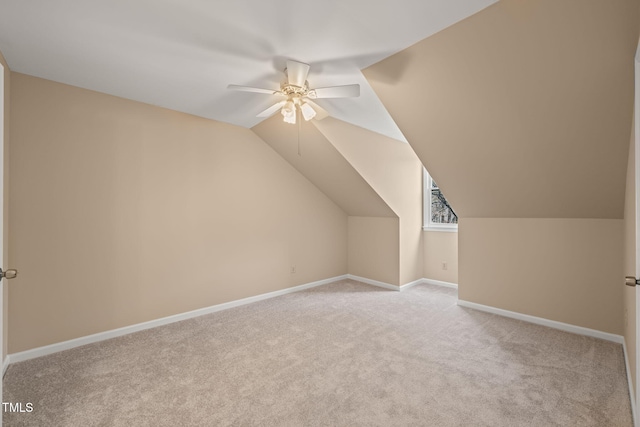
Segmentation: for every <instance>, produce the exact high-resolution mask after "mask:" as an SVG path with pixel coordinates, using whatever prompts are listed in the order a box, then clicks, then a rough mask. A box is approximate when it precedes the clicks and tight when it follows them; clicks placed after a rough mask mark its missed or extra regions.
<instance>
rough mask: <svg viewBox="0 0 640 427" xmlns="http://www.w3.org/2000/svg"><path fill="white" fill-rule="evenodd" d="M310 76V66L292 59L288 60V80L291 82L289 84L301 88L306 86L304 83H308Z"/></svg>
mask: <svg viewBox="0 0 640 427" xmlns="http://www.w3.org/2000/svg"><path fill="white" fill-rule="evenodd" d="M308 74H309V64H305V63H304V62H298V61H294V60H292V59H289V60H287V80H288V81H289V84H291V85H294V86H299V87H302V86H304V82H306V81H307V75H308Z"/></svg>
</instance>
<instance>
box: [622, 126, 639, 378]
mask: <svg viewBox="0 0 640 427" xmlns="http://www.w3.org/2000/svg"><path fill="white" fill-rule="evenodd" d="M635 152H636V151H635V132H634V131H632V132H631V142H630V144H629V160H628V163H627V186H626V195H625V204H624V266H623V268H624V271H623V276H634V277H635V276H636V182H635V167H636V161H635ZM636 292H638V290H637V289H636V288H631V287H628V286H624V291H623V312H624V319H623V322H624V339H625V341H626V344H627V354H628V356H629V367H630V370H631V372H630V376H631V379H632V380H633V386H634V389H635V390H637V388H636V387H637V386H636V374H635V373H636Z"/></svg>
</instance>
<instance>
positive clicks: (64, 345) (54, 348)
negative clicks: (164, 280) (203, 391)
mask: <svg viewBox="0 0 640 427" xmlns="http://www.w3.org/2000/svg"><path fill="white" fill-rule="evenodd" d="M347 276H348V275H346V274H345V275H342V276H336V277H332V278H329V279H324V280H318V281H316V282H311V283H306V284H304V285H299V286H294V287H291V288H287V289H281V290H278V291H273V292H268V293H266V294H261V295H256V296H252V297H248V298H243V299H239V300H235V301H230V302H226V303H222V304H217V305H213V306H210V307H205V308H201V309H198V310H193V311H188V312H186V313H181V314H175V315H173V316H167V317H163V318H160V319H156V320H150V321H148V322H143V323H138V324H135V325H131V326H125V327H122V328H118V329H112V330H110V331H105V332H100V333H97V334H93V335H87V336H85V337H80V338H75V339H72V340H69V341H63V342H60V343H56V344H51V345H47V346H44V347H38V348H34V349H31V350H26V351H21V352H19V353H13V354H9V355H7V357H6V358H5V360H4V366H3V369H4V370H6V368H7V366H8V365H9V364H11V363H16V362H22V361H24V360H29V359H34V358H36V357H41V356H46V355H49V354H53V353H57V352H59V351H64V350H69V349H72V348H75V347H80V346H82V345H86V344H92V343H95V342H99V341H104V340H108V339H111V338H116V337H120V336H123V335H127V334H131V333H133V332H139V331H143V330H146V329H151V328H155V327H158V326H163V325H168V324H170V323H175V322H180V321H182V320H187V319H192V318H194V317H199V316H203V315H205V314H210V313H215V312H217V311H222V310H227V309H230V308H234V307H239V306H242V305H246V304H251V303H254V302H258V301H262V300H265V299H269V298H274V297H278V296H281V295H286V294H290V293H293V292H299V291H302V290H305V289H309V288H314V287H316V286H322V285H326V284H329V283H333V282H337V281H340V280H345V279H347V278H348V277H347Z"/></svg>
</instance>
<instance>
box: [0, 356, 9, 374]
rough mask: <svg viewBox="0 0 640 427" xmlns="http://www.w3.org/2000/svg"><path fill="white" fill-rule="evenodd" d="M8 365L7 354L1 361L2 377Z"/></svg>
mask: <svg viewBox="0 0 640 427" xmlns="http://www.w3.org/2000/svg"><path fill="white" fill-rule="evenodd" d="M8 367H9V355H8V354H7V355H6V356H5V357H4V360H3V361H2V378H4V374H6V373H7V368H8Z"/></svg>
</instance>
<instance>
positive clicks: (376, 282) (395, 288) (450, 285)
mask: <svg viewBox="0 0 640 427" xmlns="http://www.w3.org/2000/svg"><path fill="white" fill-rule="evenodd" d="M347 278H348V279H351V280H357V281H358V282H362V283H366V284H368V285H373V286H378V287H380V288H385V289H391V290H393V291H405V290H407V289H409V288H412V287H414V286H416V285H421V284H428V285H436V286H444V287H446V288H453V289H458V285H457V284H456V283H450V282H443V281H441V280H433V279H418V280H414V281H413V282H409V283H405V284H404V285H401V286H396V285H392V284H390V283H385V282H381V281H379V280H373V279H367V278H366V277H361V276H354V275H353V274H347Z"/></svg>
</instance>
